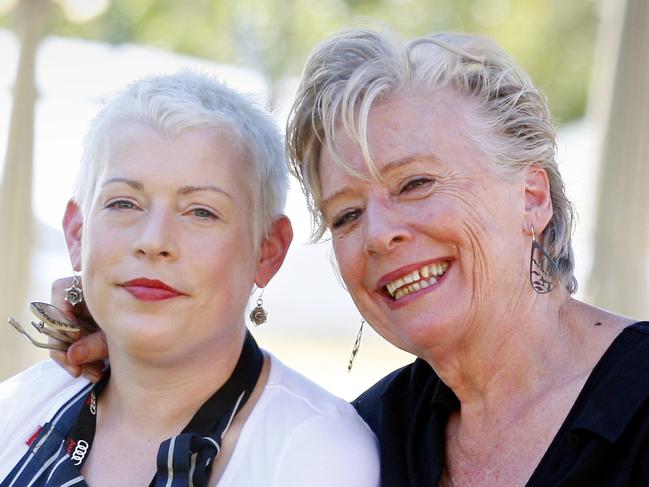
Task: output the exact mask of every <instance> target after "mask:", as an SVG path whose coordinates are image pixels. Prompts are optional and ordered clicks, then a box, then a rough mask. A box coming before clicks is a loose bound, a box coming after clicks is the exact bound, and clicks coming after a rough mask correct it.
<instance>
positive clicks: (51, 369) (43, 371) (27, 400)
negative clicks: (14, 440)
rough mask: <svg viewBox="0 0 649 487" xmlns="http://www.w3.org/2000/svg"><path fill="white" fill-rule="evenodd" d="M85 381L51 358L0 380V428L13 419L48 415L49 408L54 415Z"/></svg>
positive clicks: (1, 432)
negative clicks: (1, 418)
mask: <svg viewBox="0 0 649 487" xmlns="http://www.w3.org/2000/svg"><path fill="white" fill-rule="evenodd" d="M87 384H88V381H87V380H86V379H84V378H74V377H72V376H70V375H69V374H68V373H67V372H65V370H63V369H62V368H61V367H60V366H59V365H57V364H56V363H55V362H53V361H51V360H45V361H43V362H39V363H37V364H35V365H33V366H31V367H29V368H28V369H26V370H24V371H22V372H20V373H18V374H16V375H14V376H13V377H10V378H9V379H7V380H5V381H4V382H2V383H0V408H1V409H2V411H3V413H5V414H4V416H5V419H6V420H7V421H5V422H4V423H3V428H4V429H6V428H7V426H8V425H9V424H11V422H12V419H13V420H17V419H20V418H22V417H41V416H47V413H48V412H49V411H52V414H53V413H54V412H56V410H57V408H58V407H59V406H60V405H61V404H63V402H65V400H66V399H68V398H69V397H70V396H71V395H72V394H74V393H75V392H77V391H79V390H80V389H81V388H83V387H84V386H85V385H87ZM2 434H3V430H2V429H0V435H2Z"/></svg>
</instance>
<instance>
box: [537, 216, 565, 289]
mask: <svg viewBox="0 0 649 487" xmlns="http://www.w3.org/2000/svg"><path fill="white" fill-rule="evenodd" d="M558 275H559V269H558V268H557V264H556V262H555V261H554V259H553V258H552V257H550V255H549V254H548V253H547V251H546V250H545V248H544V247H543V245H541V244H540V243H539V242H538V241H537V240H536V236H535V235H534V227H532V250H531V252H530V284H531V285H532V289H534V291H536V292H537V293H538V294H547V293H549V292H550V291H552V288H554V285H555V282H556V280H557V276H558Z"/></svg>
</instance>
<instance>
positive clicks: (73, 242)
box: [63, 199, 83, 271]
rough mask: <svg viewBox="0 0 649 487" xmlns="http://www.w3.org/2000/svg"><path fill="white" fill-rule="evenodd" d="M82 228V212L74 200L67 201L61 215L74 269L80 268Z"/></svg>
mask: <svg viewBox="0 0 649 487" xmlns="http://www.w3.org/2000/svg"><path fill="white" fill-rule="evenodd" d="M82 230H83V213H82V212H81V208H79V205H78V204H77V202H76V201H74V200H72V199H71V200H70V201H68V205H67V206H66V207H65V214H64V215H63V234H64V235H65V243H66V244H67V246H68V253H69V254H70V262H72V268H73V269H74V270H75V271H80V270H81V232H82Z"/></svg>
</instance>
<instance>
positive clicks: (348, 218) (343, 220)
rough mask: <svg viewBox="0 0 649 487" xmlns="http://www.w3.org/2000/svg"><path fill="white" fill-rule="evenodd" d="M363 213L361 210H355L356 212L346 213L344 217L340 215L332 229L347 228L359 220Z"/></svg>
mask: <svg viewBox="0 0 649 487" xmlns="http://www.w3.org/2000/svg"><path fill="white" fill-rule="evenodd" d="M361 213H362V211H361V210H360V209H354V210H349V211H346V212H344V213H343V214H342V215H340V216H339V217H338V218H336V219H335V220H334V222H333V224H332V228H334V229H336V228H340V227H342V226H345V225H347V224H349V223H351V222H353V221H355V220H357V219H358V218H359V217H360V216H361Z"/></svg>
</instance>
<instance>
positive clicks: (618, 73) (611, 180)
mask: <svg viewBox="0 0 649 487" xmlns="http://www.w3.org/2000/svg"><path fill="white" fill-rule="evenodd" d="M607 6H608V7H609V9H610V10H609V11H608V13H609V14H611V15H612V16H613V17H614V16H615V14H616V13H617V15H619V16H621V18H620V22H618V23H616V22H603V24H602V27H601V28H602V29H605V28H609V29H610V28H611V26H615V25H617V28H618V29H620V30H619V31H618V33H617V37H618V40H617V42H615V44H617V49H615V51H617V52H614V53H609V56H608V57H607V58H604V59H603V60H602V62H600V63H599V64H598V65H596V67H598V68H599V69H600V70H610V71H609V72H611V71H612V72H613V73H614V74H613V76H610V83H608V85H609V87H610V90H612V91H609V90H606V89H605V87H606V85H607V83H601V84H600V85H599V87H600V88H603V89H602V90H600V91H598V90H596V89H594V90H593V91H592V94H591V97H593V98H594V99H593V102H594V104H595V107H596V109H595V111H594V116H595V117H601V118H600V120H602V118H603V120H602V121H603V122H604V123H605V126H606V129H605V132H604V134H605V135H604V143H603V146H602V151H601V158H602V159H601V165H600V167H601V169H600V175H599V194H598V205H597V220H596V227H595V235H594V239H595V240H594V258H593V267H592V270H591V276H590V279H589V282H588V287H587V294H588V295H589V298H590V300H591V301H592V302H593V303H594V304H596V305H598V306H602V307H604V308H607V309H610V310H613V311H616V312H619V313H622V314H627V315H630V316H633V317H636V318H643V319H646V318H647V317H648V316H649V289H648V287H647V265H648V257H649V255H648V254H649V252H648V249H649V2H647V0H626V1H623V0H615V1H614V2H611V3H610V4H608V5H607ZM614 8H618V9H621V10H618V11H617V12H615V11H614V10H613V9H614ZM605 20H606V19H605ZM615 37H616V35H615V33H613V35H611V33H610V32H608V33H607V32H603V33H601V34H600V38H601V39H606V38H608V39H613V40H615ZM609 45H610V44H609ZM599 46H600V48H604V47H605V43H604V42H600V43H599ZM598 54H601V52H598V53H596V57H597V55H598ZM603 77H604V78H606V72H604V76H603Z"/></svg>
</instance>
